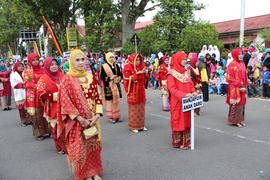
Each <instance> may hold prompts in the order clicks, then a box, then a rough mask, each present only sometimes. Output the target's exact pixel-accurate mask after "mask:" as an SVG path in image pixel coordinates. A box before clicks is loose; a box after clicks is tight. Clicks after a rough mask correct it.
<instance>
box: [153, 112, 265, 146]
mask: <svg viewBox="0 0 270 180" xmlns="http://www.w3.org/2000/svg"><path fill="white" fill-rule="evenodd" d="M150 115H151V116H155V117H159V118H162V119H170V116H163V115H160V114H153V113H150ZM196 127H198V128H200V129H206V130H210V131H214V132H217V133H220V134H225V135H228V136H233V137H236V138H239V139H243V140H247V141H250V142H254V143H259V144H265V145H269V146H270V142H267V141H263V140H258V139H251V138H247V137H245V136H242V135H240V134H232V133H230V132H225V131H222V130H220V129H215V128H210V127H207V126H203V125H198V123H197V124H196Z"/></svg>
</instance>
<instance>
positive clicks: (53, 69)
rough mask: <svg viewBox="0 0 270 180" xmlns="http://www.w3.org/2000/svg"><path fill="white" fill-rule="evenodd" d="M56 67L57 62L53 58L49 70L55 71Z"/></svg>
mask: <svg viewBox="0 0 270 180" xmlns="http://www.w3.org/2000/svg"><path fill="white" fill-rule="evenodd" d="M58 68H59V67H58V64H57V62H56V61H55V60H53V61H52V63H51V66H50V71H51V72H53V73H55V72H57V71H58Z"/></svg>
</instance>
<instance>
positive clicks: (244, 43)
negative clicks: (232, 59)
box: [234, 38, 252, 48]
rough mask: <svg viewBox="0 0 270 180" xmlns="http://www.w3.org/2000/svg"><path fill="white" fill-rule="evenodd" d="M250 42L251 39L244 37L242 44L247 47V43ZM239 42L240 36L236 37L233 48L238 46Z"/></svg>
mask: <svg viewBox="0 0 270 180" xmlns="http://www.w3.org/2000/svg"><path fill="white" fill-rule="evenodd" d="M251 42H252V41H251V40H250V39H248V38H244V41H243V45H244V46H245V47H249V45H250V44H251ZM239 44H240V38H238V39H236V41H235V46H234V48H238V47H239Z"/></svg>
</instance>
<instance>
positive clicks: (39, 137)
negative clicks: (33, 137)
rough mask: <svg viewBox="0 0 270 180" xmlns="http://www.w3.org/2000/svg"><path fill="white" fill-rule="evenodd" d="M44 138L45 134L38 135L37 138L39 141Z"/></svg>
mask: <svg viewBox="0 0 270 180" xmlns="http://www.w3.org/2000/svg"><path fill="white" fill-rule="evenodd" d="M44 139H45V138H44V137H43V136H38V137H37V140H38V141H42V140H44Z"/></svg>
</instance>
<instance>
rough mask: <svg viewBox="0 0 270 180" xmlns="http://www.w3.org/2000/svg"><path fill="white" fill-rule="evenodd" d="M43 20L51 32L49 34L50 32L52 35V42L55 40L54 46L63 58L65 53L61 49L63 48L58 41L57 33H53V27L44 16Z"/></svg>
mask: <svg viewBox="0 0 270 180" xmlns="http://www.w3.org/2000/svg"><path fill="white" fill-rule="evenodd" d="M42 19H43V21H44V23H45V26H46V27H47V28H48V30H49V32H50V34H51V36H52V40H53V44H54V46H55V48H56V49H57V51H58V52H59V54H60V56H62V57H63V51H62V48H61V46H60V44H59V42H58V40H57V37H56V36H55V33H54V31H53V29H52V27H51V25H50V24H49V23H48V21H47V20H46V18H45V17H44V16H42Z"/></svg>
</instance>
